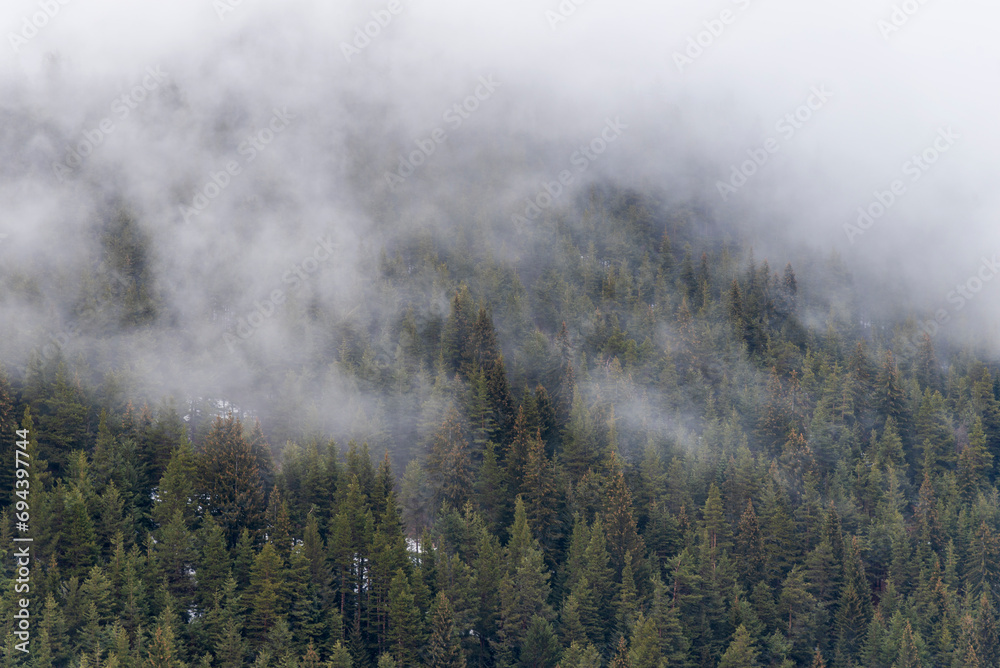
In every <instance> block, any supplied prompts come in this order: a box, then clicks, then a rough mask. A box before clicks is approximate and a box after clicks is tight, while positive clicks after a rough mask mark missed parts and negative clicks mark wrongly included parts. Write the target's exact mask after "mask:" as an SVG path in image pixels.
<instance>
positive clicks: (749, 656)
mask: <svg viewBox="0 0 1000 668" xmlns="http://www.w3.org/2000/svg"><path fill="white" fill-rule="evenodd" d="M758 656H759V651H758V650H757V645H756V643H755V642H754V641H753V638H751V637H750V633H749V632H748V631H747V627H745V626H744V625H742V624H740V626H739V628H737V629H736V633H734V634H733V640H732V642H731V643H729V648H728V649H727V650H726V653H725V654H723V655H722V660H721V661H719V668H759V666H760V665H761V663H760V661H759V659H758Z"/></svg>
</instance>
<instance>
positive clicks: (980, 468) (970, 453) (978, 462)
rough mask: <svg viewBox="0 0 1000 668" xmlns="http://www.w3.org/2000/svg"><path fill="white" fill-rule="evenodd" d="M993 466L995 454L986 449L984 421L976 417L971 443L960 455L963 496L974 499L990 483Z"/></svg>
mask: <svg viewBox="0 0 1000 668" xmlns="http://www.w3.org/2000/svg"><path fill="white" fill-rule="evenodd" d="M992 468H993V455H992V454H990V452H989V450H987V449H986V434H985V433H984V432H983V421H982V420H981V419H980V418H978V417H977V418H976V421H975V422H974V423H973V425H972V431H971V432H969V443H968V445H966V446H965V447H964V448H962V452H961V453H959V455H958V488H959V490H960V491H961V492H962V498H964V499H965V500H966V501H972V500H973V499H975V497H976V495H977V494H978V493H979V491H980V490H982V489H984V488H985V487H986V486H987V485H988V484H989V480H988V477H987V475H988V472H989V471H990V470H992Z"/></svg>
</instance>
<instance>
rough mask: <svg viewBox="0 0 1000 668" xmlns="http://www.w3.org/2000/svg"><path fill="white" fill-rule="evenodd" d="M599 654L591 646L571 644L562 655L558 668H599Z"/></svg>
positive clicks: (600, 664)
mask: <svg viewBox="0 0 1000 668" xmlns="http://www.w3.org/2000/svg"><path fill="white" fill-rule="evenodd" d="M602 665H603V663H602V661H601V653H600V652H599V651H597V648H596V647H594V646H593V645H589V644H586V643H582V644H581V643H578V642H573V643H571V644H570V646H569V647H568V648H567V649H566V651H565V652H564V653H563V656H562V660H561V661H560V662H559V666H560V668H601V666H602Z"/></svg>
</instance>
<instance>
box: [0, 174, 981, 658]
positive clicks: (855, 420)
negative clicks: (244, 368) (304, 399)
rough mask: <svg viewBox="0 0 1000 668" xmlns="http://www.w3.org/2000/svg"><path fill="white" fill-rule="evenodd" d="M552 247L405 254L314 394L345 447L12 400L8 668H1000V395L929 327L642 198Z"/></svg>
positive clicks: (92, 391) (48, 382) (595, 203)
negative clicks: (530, 252) (18, 559)
mask: <svg viewBox="0 0 1000 668" xmlns="http://www.w3.org/2000/svg"><path fill="white" fill-rule="evenodd" d="M117 224H118V225H119V227H120V228H121V229H122V230H125V231H126V232H127V231H128V229H130V228H129V222H128V220H125V221H124V222H122V221H118V223H117ZM116 229H117V228H116ZM116 233H121V234H124V233H125V232H116ZM534 234H536V235H537V238H538V239H539V241H540V242H544V245H545V256H546V257H545V258H544V260H543V259H541V258H540V257H537V258H534V259H537V260H538V261H537V262H534V261H532V262H523V261H522V262H518V261H516V260H513V259H506V260H501V259H498V258H496V257H493V256H492V255H490V253H489V252H488V251H486V250H483V248H485V245H484V246H483V248H480V247H479V246H476V245H475V243H474V239H473V240H470V239H465V240H462V239H459V240H453V241H452V242H451V243H445V242H443V241H442V242H436V241H435V240H434V239H432V238H427V237H425V236H422V233H415V235H414V238H413V239H410V240H406V239H404V240H402V241H398V243H396V244H395V245H394V246H391V247H388V248H387V249H386V250H387V252H386V254H385V255H384V258H383V262H382V266H381V267H380V268H379V273H380V283H379V286H378V289H379V290H381V291H382V292H383V293H385V294H387V295H391V296H392V299H393V300H394V301H395V302H396V303H397V305H401V307H400V308H398V309H396V310H394V311H393V310H389V311H386V312H389V313H393V314H395V315H389V316H387V315H385V312H382V311H379V310H378V309H376V308H374V307H373V308H372V311H371V312H370V313H368V314H367V315H361V316H359V315H357V314H355V315H354V316H351V317H352V318H354V319H355V320H354V321H351V322H339V323H337V326H336V327H333V328H331V331H334V334H333V335H332V336H335V337H336V341H335V342H334V343H335V345H332V346H330V347H329V350H331V351H336V353H335V357H336V359H335V360H334V359H329V360H325V363H324V364H322V365H321V364H317V365H316V366H317V368H319V367H322V368H323V369H324V371H322V373H328V372H329V373H336V374H338V377H339V378H341V379H346V381H345V382H347V381H350V383H353V385H352V386H351V387H352V388H353V389H354V390H356V393H357V395H358V397H364V398H371V397H376V398H377V401H376V400H372V401H360V400H359V404H358V406H359V408H357V411H358V415H359V417H358V419H357V420H356V424H355V425H354V426H353V427H352V429H351V430H349V433H336V434H333V433H324V432H323V431H322V430H321V429H318V428H317V427H316V425H317V424H318V421H316V420H314V419H313V417H314V416H315V415H316V414H317V412H318V411H319V412H321V411H322V409H323V407H322V405H320V404H319V403H317V404H316V405H302V406H285V405H281V406H279V408H280V410H279V409H278V408H275V407H274V406H271V407H261V408H259V409H257V410H255V411H253V412H246V413H236V412H230V411H228V410H225V409H219V408H218V406H219V405H220V404H218V403H216V404H214V406H215V407H214V408H212V404H209V403H208V402H207V401H205V402H201V403H199V402H194V401H192V402H190V403H189V404H188V405H186V406H183V407H182V408H176V407H175V406H174V405H173V404H169V403H167V404H164V405H163V406H161V407H160V408H157V409H153V408H150V407H147V406H145V405H143V404H144V401H143V400H142V399H141V398H139V397H130V396H127V395H123V394H122V392H123V390H120V389H119V391H118V392H117V393H115V392H112V391H111V390H110V389H109V388H108V386H107V385H106V384H105V383H104V381H102V380H101V379H99V378H95V376H94V373H93V372H92V370H90V369H88V368H87V366H86V364H85V363H84V362H83V361H77V362H70V361H68V360H64V359H62V358H61V356H57V357H56V358H54V359H46V360H42V359H41V358H35V359H33V360H32V361H31V363H29V364H28V365H27V366H26V367H25V368H24V369H17V370H16V372H14V369H13V367H12V370H11V371H10V372H6V371H2V370H0V430H2V432H3V433H2V434H0V448H2V450H3V452H4V456H5V457H6V458H7V461H11V460H12V458H13V454H12V451H13V449H14V447H15V445H14V440H15V439H14V436H13V430H14V429H15V428H18V427H20V428H23V429H27V430H28V431H29V432H30V443H29V446H28V447H29V451H30V452H31V456H32V458H33V459H32V461H33V462H34V464H35V466H36V467H35V468H33V469H32V487H31V497H30V498H31V513H32V531H33V535H34V538H35V542H34V544H33V546H34V562H33V568H32V578H33V579H32V589H31V596H32V602H33V603H32V605H33V607H32V611H31V614H32V620H33V635H32V641H31V642H32V653H31V656H30V657H28V658H26V659H25V658H22V657H21V656H20V653H18V652H16V651H14V650H13V649H12V642H11V641H12V639H13V636H12V635H11V632H12V631H13V629H14V626H13V624H14V619H13V615H12V613H11V612H10V611H11V610H13V609H14V605H15V594H14V589H13V585H12V582H13V578H14V577H15V575H14V571H13V561H12V560H11V559H10V554H9V551H8V558H6V559H5V560H4V561H3V567H2V568H3V570H2V573H0V579H2V580H3V587H2V595H0V605H2V607H3V610H4V611H6V612H5V614H3V615H0V635H3V636H4V637H6V638H8V642H7V643H6V645H5V647H6V649H5V652H6V653H7V657H8V658H7V659H6V661H7V663H8V664H9V665H30V666H39V667H44V668H48V667H50V666H72V667H73V668H78V667H80V666H93V667H97V666H119V667H131V668H143V667H146V666H174V667H180V666H189V667H194V666H199V667H202V666H204V667H206V668H209V667H223V666H225V667H230V666H233V667H235V666H250V665H253V666H260V667H263V666H275V667H290V666H305V667H312V666H355V667H372V668H375V667H378V668H390V667H391V666H399V667H402V666H421V665H423V666H449V667H459V666H496V667H498V668H500V667H508V666H510V667H513V666H545V667H548V668H553V667H554V666H556V665H559V666H562V667H563V668H572V667H584V666H587V667H597V666H632V668H646V667H649V668H659V667H662V666H669V667H673V666H684V667H695V666H697V667H703V668H716V667H717V666H740V667H744V666H782V667H784V666H831V667H837V668H846V667H848V666H866V667H873V668H874V667H885V668H889V667H890V666H975V665H981V666H988V665H996V663H997V661H998V660H1000V659H998V657H1000V631H998V621H997V619H998V612H997V610H998V609H1000V600H998V595H1000V584H998V577H1000V493H998V489H997V478H998V466H1000V371H998V368H997V367H996V366H995V365H993V364H989V363H986V362H983V361H981V360H979V359H977V358H976V356H975V355H973V354H972V353H971V352H969V351H963V350H955V349H951V348H948V347H947V346H939V347H940V349H939V350H937V351H936V350H935V341H933V340H931V339H930V337H924V338H923V339H922V341H921V343H920V346H919V348H918V349H916V351H915V352H914V353H909V352H905V354H904V355H903V356H902V357H900V356H898V355H896V354H894V352H893V350H894V348H897V349H898V348H900V346H899V345H897V344H898V342H899V340H900V338H899V337H904V336H905V337H909V338H908V340H918V339H916V338H914V337H913V336H912V332H911V331H907V329H906V328H907V327H909V326H910V325H906V324H900V325H899V327H898V328H897V329H896V330H895V331H893V330H891V329H886V328H882V327H881V326H874V325H871V324H867V323H866V322H864V321H863V320H862V318H860V317H859V308H860V307H858V306H857V305H856V302H855V301H852V300H851V298H850V297H848V298H844V297H843V294H848V295H849V294H850V293H849V291H848V292H845V290H846V288H845V287H844V286H845V285H846V282H845V283H844V284H842V285H838V286H836V288H837V290H838V291H840V292H839V293H838V294H840V297H838V298H837V299H836V300H834V299H832V298H830V297H829V296H828V295H829V294H830V292H829V291H826V290H825V289H823V286H821V285H820V283H824V284H826V283H829V282H831V281H835V280H837V279H835V278H831V276H836V275H837V272H836V271H835V270H834V269H835V268H834V269H830V268H829V267H828V268H827V269H828V270H829V271H825V270H824V269H822V268H819V267H808V268H806V269H805V270H800V271H799V272H798V273H796V271H795V270H793V268H792V266H791V265H787V266H785V267H784V270H783V271H782V272H780V273H779V272H773V271H772V270H771V269H770V266H769V265H768V263H767V262H766V261H764V262H760V263H758V261H757V260H755V259H754V257H753V253H752V251H751V250H750V249H749V248H741V247H739V246H738V245H737V244H735V243H722V242H718V241H712V240H709V239H704V238H700V237H699V236H698V234H696V230H695V229H694V227H693V225H692V224H691V223H690V218H689V216H687V215H684V214H683V213H679V214H676V215H671V216H667V217H666V218H664V219H662V220H659V219H658V218H657V217H656V216H654V215H653V214H652V213H650V211H649V210H648V209H647V208H646V204H645V203H644V202H643V200H641V199H640V198H637V197H635V196H633V195H631V194H628V193H624V194H623V193H612V194H610V195H602V196H598V195H596V194H595V196H594V198H593V199H592V200H590V201H589V202H588V203H587V204H586V206H585V207H584V210H583V211H582V212H581V213H580V220H579V221H577V223H575V224H574V225H572V226H570V225H565V224H564V223H562V222H560V221H558V220H547V221H546V222H545V226H543V227H541V228H540V229H539V230H536V231H535V232H534ZM128 238H129V239H130V240H132V237H131V236H129V237H128ZM130 243H132V241H130ZM135 243H138V241H136V242H135ZM463 244H467V247H466V246H463ZM136 257H138V260H136V262H138V264H133V265H127V266H126V265H123V264H121V263H120V262H119V263H118V264H116V265H115V266H116V267H118V268H119V270H120V271H123V272H125V271H127V272H128V281H129V282H130V285H131V286H132V287H131V288H129V289H130V290H132V291H133V292H135V293H136V295H139V296H142V295H146V292H144V291H143V288H142V285H141V281H142V277H143V276H144V271H145V269H144V265H143V264H142V260H143V258H142V256H141V255H140V256H136ZM782 264H785V263H784V262H782ZM777 266H781V265H777ZM814 274H815V275H814ZM133 284H134V285H133ZM147 297H148V295H147ZM135 298H136V300H138V299H139V297H135ZM144 299H145V297H144ZM140 301H141V300H140ZM153 312H154V309H152V307H149V308H148V309H139V308H138V307H136V308H135V309H133V310H132V311H129V312H128V313H123V314H122V315H123V317H127V318H132V319H135V320H137V321H141V320H142V318H146V317H152V314H153ZM368 316H370V321H369V322H368V323H367V324H363V321H364V319H365V318H366V317H368ZM380 319H381V320H380ZM366 327H367V328H368V334H369V335H370V336H369V337H368V338H367V339H366V338H365V336H366V335H359V334H357V332H363V331H365V329H364V328H366ZM352 328H354V329H353V330H352ZM352 331H353V332H354V333H351V332H352ZM376 342H377V343H376ZM373 346H378V347H379V348H380V349H382V350H385V351H390V352H391V351H395V352H394V353H391V354H389V353H387V354H385V355H376V354H375V352H374V351H373ZM310 373H313V374H320V373H321V372H319V371H304V372H303V374H304V376H303V377H306V376H308V374H310ZM312 377H313V378H314V379H315V377H318V376H315V375H314V376H312ZM289 382H295V380H294V378H292V380H290V381H289ZM317 401H319V400H317ZM320 403H321V402H320ZM258 418H259V421H258ZM294 425H299V426H294ZM0 483H2V484H3V486H4V487H3V498H4V509H3V514H4V522H3V528H2V534H0V535H3V536H4V538H3V539H2V540H0V549H2V550H9V546H10V545H12V544H13V543H12V542H11V537H12V534H11V532H12V531H13V529H12V526H13V524H12V523H13V516H12V513H13V512H14V509H13V508H12V506H11V504H12V503H13V502H15V501H17V500H18V498H17V497H16V496H14V495H13V491H14V484H15V480H14V478H13V476H12V475H11V474H10V472H8V473H6V474H0Z"/></svg>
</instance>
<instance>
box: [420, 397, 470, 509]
mask: <svg viewBox="0 0 1000 668" xmlns="http://www.w3.org/2000/svg"><path fill="white" fill-rule="evenodd" d="M427 471H428V473H429V474H430V476H431V479H432V481H433V482H434V485H435V487H436V488H437V489H438V490H439V491H438V494H439V495H440V498H441V500H443V501H446V502H447V503H449V504H451V505H452V506H453V507H456V508H460V507H462V505H464V504H465V502H466V500H467V499H468V498H469V495H470V494H471V493H472V480H473V478H472V476H473V473H472V462H471V460H470V458H469V443H468V440H467V439H466V436H465V430H464V429H463V428H462V423H461V418H460V417H459V414H458V411H457V410H456V409H455V407H454V406H452V407H451V408H449V409H448V413H447V414H446V416H445V419H444V422H443V423H442V424H441V426H440V427H439V428H438V431H437V433H436V434H435V435H434V441H433V445H432V446H431V451H430V453H429V454H428V456H427Z"/></svg>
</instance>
